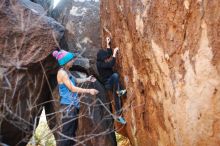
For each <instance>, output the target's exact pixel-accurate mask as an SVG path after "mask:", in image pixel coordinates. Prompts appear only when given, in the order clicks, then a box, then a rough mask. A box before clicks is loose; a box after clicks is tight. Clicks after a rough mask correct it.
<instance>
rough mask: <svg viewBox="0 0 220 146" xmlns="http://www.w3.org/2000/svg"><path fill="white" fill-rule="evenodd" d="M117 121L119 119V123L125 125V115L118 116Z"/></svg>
mask: <svg viewBox="0 0 220 146" xmlns="http://www.w3.org/2000/svg"><path fill="white" fill-rule="evenodd" d="M117 121H118V122H119V123H121V124H123V125H125V124H126V121H125V119H124V118H123V117H121V116H120V117H118V118H117Z"/></svg>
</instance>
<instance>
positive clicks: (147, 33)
mask: <svg viewBox="0 0 220 146" xmlns="http://www.w3.org/2000/svg"><path fill="white" fill-rule="evenodd" d="M100 11H101V13H100V14H101V25H102V28H103V29H102V32H101V34H102V37H103V38H104V37H105V36H107V35H112V37H113V47H115V46H118V47H119V48H120V53H119V57H118V58H117V64H118V65H117V70H118V71H119V73H120V75H121V80H122V82H123V83H124V86H125V87H127V90H128V93H127V98H126V99H124V102H123V108H124V109H125V112H124V117H125V119H126V120H127V125H126V126H125V128H124V130H122V131H120V132H121V133H123V134H124V135H126V136H128V137H129V139H130V140H131V143H132V145H134V146H165V145H169V146H177V145H178V146H179V145H181V146H189V145H193V146H207V145H210V146H218V145H219V143H220V139H219V137H220V114H219V113H220V60H219V58H220V41H219V30H220V17H219V16H220V1H218V0H212V1H209V0H197V1H189V0H182V1H172V0H166V1H161V0H153V1H151V0H141V1H129V0H103V1H101V10H100ZM103 41H104V39H103Z"/></svg>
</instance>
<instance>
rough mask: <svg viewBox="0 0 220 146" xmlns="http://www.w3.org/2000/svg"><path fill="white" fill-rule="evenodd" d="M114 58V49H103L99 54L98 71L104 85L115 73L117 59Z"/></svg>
mask: <svg viewBox="0 0 220 146" xmlns="http://www.w3.org/2000/svg"><path fill="white" fill-rule="evenodd" d="M111 56H112V49H111V48H107V49H106V50H104V49H101V50H99V52H98V53H97V64H96V65H97V70H98V72H99V75H100V77H101V80H102V82H103V83H105V82H106V81H107V79H108V78H109V77H110V76H111V75H112V74H113V73H114V72H113V66H114V64H115V58H114V57H111Z"/></svg>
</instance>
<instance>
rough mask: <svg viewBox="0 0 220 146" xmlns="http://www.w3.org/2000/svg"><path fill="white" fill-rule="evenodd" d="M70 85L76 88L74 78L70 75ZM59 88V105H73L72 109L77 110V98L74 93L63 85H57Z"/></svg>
mask: <svg viewBox="0 0 220 146" xmlns="http://www.w3.org/2000/svg"><path fill="white" fill-rule="evenodd" d="M69 78H70V80H71V83H72V84H73V85H74V86H76V82H75V78H74V77H73V76H72V75H70V76H69ZM58 86H59V94H60V104H65V105H73V106H74V107H76V108H78V109H79V107H80V105H79V98H78V94H77V93H76V92H72V91H70V90H69V89H68V88H67V86H66V85H65V84H58Z"/></svg>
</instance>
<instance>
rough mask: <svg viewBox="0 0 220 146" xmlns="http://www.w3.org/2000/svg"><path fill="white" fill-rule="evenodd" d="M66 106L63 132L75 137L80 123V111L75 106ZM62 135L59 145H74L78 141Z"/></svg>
mask: <svg viewBox="0 0 220 146" xmlns="http://www.w3.org/2000/svg"><path fill="white" fill-rule="evenodd" d="M62 107H64V108H65V110H64V111H63V117H62V134H63V135H65V136H67V137H71V138H75V136H76V130H77V125H78V113H79V109H77V108H74V107H73V106H66V107H65V106H62ZM67 137H64V136H62V135H61V139H60V140H59V142H58V143H59V144H58V146H73V145H74V144H75V143H76V142H75V141H74V140H71V139H68V138H67Z"/></svg>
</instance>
